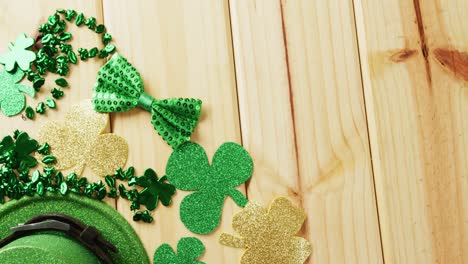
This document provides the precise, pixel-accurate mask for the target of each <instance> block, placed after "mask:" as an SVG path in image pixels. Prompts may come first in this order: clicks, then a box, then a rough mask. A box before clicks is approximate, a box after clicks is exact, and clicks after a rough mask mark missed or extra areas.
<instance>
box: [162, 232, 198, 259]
mask: <svg viewBox="0 0 468 264" xmlns="http://www.w3.org/2000/svg"><path fill="white" fill-rule="evenodd" d="M204 251H205V246H204V245H203V243H202V242H201V241H200V240H199V239H197V238H195V237H184V238H182V239H180V240H179V243H177V254H176V253H175V252H174V250H173V249H172V248H171V246H170V245H168V244H162V245H161V246H160V247H159V248H158V249H156V252H155V253H154V258H153V262H154V263H158V264H205V262H201V261H198V260H197V259H198V258H199V257H200V256H201V255H202V254H203V252H204Z"/></svg>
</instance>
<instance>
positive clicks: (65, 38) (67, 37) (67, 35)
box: [59, 32, 73, 41]
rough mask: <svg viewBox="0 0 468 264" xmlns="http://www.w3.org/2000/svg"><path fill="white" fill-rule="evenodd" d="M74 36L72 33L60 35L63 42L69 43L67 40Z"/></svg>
mask: <svg viewBox="0 0 468 264" xmlns="http://www.w3.org/2000/svg"><path fill="white" fill-rule="evenodd" d="M72 36H73V35H72V34H71V33H70V32H63V33H62V34H60V36H59V39H60V40H61V41H67V40H69V39H71V38H72Z"/></svg>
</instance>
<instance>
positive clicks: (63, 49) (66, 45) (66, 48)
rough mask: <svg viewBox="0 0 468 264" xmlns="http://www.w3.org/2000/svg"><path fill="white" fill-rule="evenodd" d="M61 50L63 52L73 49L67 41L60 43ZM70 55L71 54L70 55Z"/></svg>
mask: <svg viewBox="0 0 468 264" xmlns="http://www.w3.org/2000/svg"><path fill="white" fill-rule="evenodd" d="M60 50H61V51H62V52H63V53H68V52H69V51H71V50H72V46H71V45H70V44H66V43H61V44H60ZM69 56H70V55H69Z"/></svg>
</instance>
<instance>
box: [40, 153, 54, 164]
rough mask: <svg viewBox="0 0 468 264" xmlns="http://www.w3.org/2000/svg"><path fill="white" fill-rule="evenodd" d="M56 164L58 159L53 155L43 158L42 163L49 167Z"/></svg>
mask: <svg viewBox="0 0 468 264" xmlns="http://www.w3.org/2000/svg"><path fill="white" fill-rule="evenodd" d="M55 162H57V158H55V156H52V155H47V156H45V157H44V158H42V163H44V164H47V165H49V164H52V163H55Z"/></svg>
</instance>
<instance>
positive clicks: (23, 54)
mask: <svg viewBox="0 0 468 264" xmlns="http://www.w3.org/2000/svg"><path fill="white" fill-rule="evenodd" d="M32 45H34V39H32V38H28V37H27V36H26V35H25V34H24V33H22V34H20V35H19V36H18V38H16V42H15V44H13V43H11V42H10V43H9V44H8V49H9V50H10V51H8V52H6V53H4V54H2V55H1V56H0V63H1V64H4V65H5V69H6V70H7V71H8V72H11V71H13V70H14V69H15V66H16V64H18V66H19V67H20V69H21V70H23V71H27V70H29V68H30V67H31V62H33V61H34V60H35V59H36V53H34V52H32V51H30V50H28V48H29V47H31V46H32Z"/></svg>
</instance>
